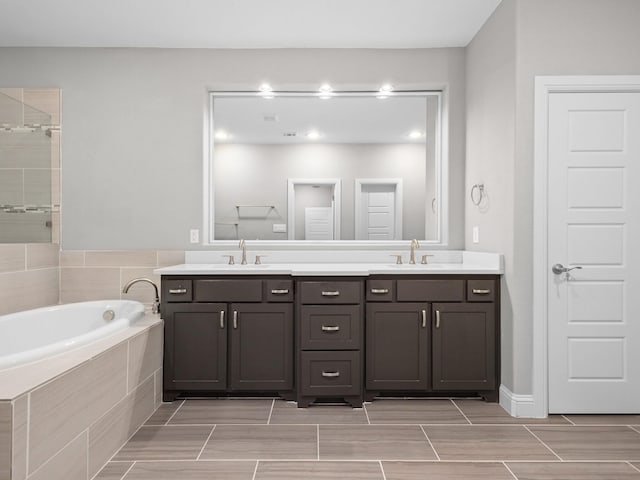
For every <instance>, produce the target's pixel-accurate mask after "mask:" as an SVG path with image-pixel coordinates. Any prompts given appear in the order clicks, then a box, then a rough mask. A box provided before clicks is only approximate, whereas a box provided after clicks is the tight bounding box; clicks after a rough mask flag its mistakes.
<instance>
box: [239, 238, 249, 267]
mask: <svg viewBox="0 0 640 480" xmlns="http://www.w3.org/2000/svg"><path fill="white" fill-rule="evenodd" d="M238 247H239V248H240V249H241V250H242V261H241V262H240V265H246V264H247V242H245V241H244V238H241V239H240V244H239V245H238Z"/></svg>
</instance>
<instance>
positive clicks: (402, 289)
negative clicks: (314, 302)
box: [365, 276, 499, 401]
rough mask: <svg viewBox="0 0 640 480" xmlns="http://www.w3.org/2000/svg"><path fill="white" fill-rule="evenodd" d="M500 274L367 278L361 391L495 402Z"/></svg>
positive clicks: (371, 395)
mask: <svg viewBox="0 0 640 480" xmlns="http://www.w3.org/2000/svg"><path fill="white" fill-rule="evenodd" d="M498 278H499V277H497V276H491V277H487V276H484V277H480V276H477V277H476V276H473V277H461V276H455V277H454V276H438V277H436V276H432V277H429V278H428V279H425V278H407V277H396V278H391V277H380V278H378V277H372V278H371V279H369V280H367V283H366V298H367V307H366V309H367V313H366V347H365V348H366V365H365V372H366V383H365V388H366V395H365V396H366V398H367V399H372V398H373V397H374V396H375V395H377V394H379V393H383V392H409V393H410V392H450V393H454V394H455V393H460V392H465V393H479V394H481V395H483V396H485V398H487V399H488V400H492V401H496V400H497V395H498V392H497V387H498V385H499V382H498V380H499V327H498V314H497V309H496V302H497V301H498V299H499V290H498V285H499V280H498Z"/></svg>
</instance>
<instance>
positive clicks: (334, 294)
mask: <svg viewBox="0 0 640 480" xmlns="http://www.w3.org/2000/svg"><path fill="white" fill-rule="evenodd" d="M338 295H340V292H339V291H338V290H336V291H333V292H322V296H323V297H337V296H338Z"/></svg>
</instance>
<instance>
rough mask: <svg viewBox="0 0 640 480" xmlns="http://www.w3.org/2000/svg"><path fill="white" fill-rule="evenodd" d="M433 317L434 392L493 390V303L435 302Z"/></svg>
mask: <svg viewBox="0 0 640 480" xmlns="http://www.w3.org/2000/svg"><path fill="white" fill-rule="evenodd" d="M433 318H434V321H433V389H434V390H473V391H482V390H493V389H494V388H495V386H496V347H495V345H496V317H495V308H494V304H493V303H486V304H482V303H457V304H456V303H434V304H433Z"/></svg>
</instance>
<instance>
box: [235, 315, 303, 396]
mask: <svg viewBox="0 0 640 480" xmlns="http://www.w3.org/2000/svg"><path fill="white" fill-rule="evenodd" d="M229 317H230V318H229V328H230V332H231V333H230V349H231V351H230V357H229V361H230V362H231V365H230V372H229V375H230V387H231V389H232V390H245V391H247V390H254V391H255V390H266V391H285V390H291V389H292V388H293V343H294V342H293V305H292V304H290V303H289V304H284V303H283V304H277V303H259V304H243V303H232V304H231V305H230V307H229Z"/></svg>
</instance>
